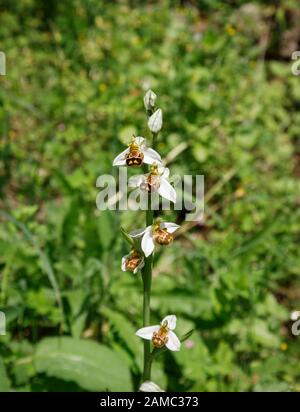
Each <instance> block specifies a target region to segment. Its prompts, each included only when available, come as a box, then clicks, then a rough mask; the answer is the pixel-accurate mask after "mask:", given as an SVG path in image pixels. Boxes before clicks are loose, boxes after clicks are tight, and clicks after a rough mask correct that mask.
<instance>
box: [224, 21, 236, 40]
mask: <svg viewBox="0 0 300 412" xmlns="http://www.w3.org/2000/svg"><path fill="white" fill-rule="evenodd" d="M226 32H227V34H228V35H229V36H230V37H233V36H235V35H236V29H235V28H234V27H233V26H232V25H231V24H227V26H226Z"/></svg>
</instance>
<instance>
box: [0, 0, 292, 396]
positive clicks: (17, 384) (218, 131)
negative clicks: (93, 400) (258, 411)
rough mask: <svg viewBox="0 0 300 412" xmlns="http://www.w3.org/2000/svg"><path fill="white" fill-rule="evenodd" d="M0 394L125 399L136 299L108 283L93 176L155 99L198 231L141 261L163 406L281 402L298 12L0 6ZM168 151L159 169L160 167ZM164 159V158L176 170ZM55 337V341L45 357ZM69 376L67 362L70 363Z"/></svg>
mask: <svg viewBox="0 0 300 412" xmlns="http://www.w3.org/2000/svg"><path fill="white" fill-rule="evenodd" d="M0 7H1V12H0V49H1V50H3V51H5V53H6V56H7V75H6V76H1V78H0V86H1V88H0V138H1V141H0V195H1V201H0V206H1V217H0V219H1V221H0V223H1V226H0V283H1V295H0V298H1V301H0V310H2V311H4V312H5V314H6V316H7V334H6V335H5V336H0V354H1V358H0V388H1V390H15V391H52V390H59V391H68V390H78V391H82V390H106V389H108V390H134V389H135V390H136V389H137V388H138V385H139V381H140V376H141V365H142V344H141V341H140V340H139V339H138V338H136V337H135V335H134V331H135V330H136V329H137V328H138V327H140V326H141V302H142V296H141V279H140V278H139V277H134V276H132V275H131V274H129V273H123V272H121V270H120V258H121V256H122V255H124V254H125V253H126V252H127V250H128V247H127V245H126V244H125V242H124V240H123V239H122V238H121V236H120V235H119V227H120V225H122V226H124V227H125V228H126V229H129V230H131V229H133V228H137V227H140V226H141V225H143V222H144V216H143V213H140V214H139V217H138V218H137V214H136V213H135V212H118V211H116V212H99V211H97V209H96V207H95V199H96V195H97V193H98V189H97V188H96V187H95V182H96V179H97V177H98V175H100V174H103V173H114V174H116V173H117V171H116V170H115V169H113V168H112V159H113V158H114V157H115V155H116V154H117V153H119V152H120V151H121V149H122V148H123V147H124V143H125V142H127V141H128V138H130V137H131V135H132V133H133V132H135V133H136V134H141V135H147V130H146V122H145V114H144V108H143V105H142V96H143V94H144V92H145V90H147V89H148V88H149V87H151V88H152V89H153V90H154V91H155V92H156V93H157V94H158V95H159V100H158V103H159V106H160V107H161V108H162V109H163V111H164V129H163V132H162V133H161V135H160V141H159V146H158V149H159V151H160V153H161V154H162V155H163V156H168V160H169V166H170V167H171V170H172V173H179V174H188V173H191V172H192V173H195V174H196V173H198V174H204V175H205V184H206V204H205V208H206V209H205V212H206V213H205V222H203V224H201V225H200V224H199V225H196V226H193V227H191V226H186V223H185V222H183V217H184V216H183V214H182V213H178V212H177V213H175V212H168V213H166V217H168V218H170V219H175V221H177V223H180V224H181V223H182V224H183V225H184V230H182V232H181V234H180V236H178V237H177V239H176V241H175V242H174V245H173V246H172V247H171V248H168V249H164V250H163V252H162V253H161V252H160V253H158V254H157V255H156V259H155V260H156V263H155V267H156V269H155V273H154V282H153V301H152V308H153V312H152V320H153V322H156V321H158V320H160V319H161V318H162V317H163V316H164V315H166V314H169V313H176V314H177V316H178V318H179V322H178V333H179V334H184V333H185V332H186V331H188V330H189V329H191V328H195V332H194V334H193V336H192V337H191V338H190V339H189V341H187V342H186V343H185V344H184V345H183V348H182V350H181V351H180V352H179V353H176V354H172V353H164V354H163V355H162V356H161V359H160V360H159V362H158V363H156V365H155V367H154V371H153V380H154V381H155V382H156V383H157V384H159V385H160V386H161V387H163V388H165V389H168V390H172V391H179V390H183V391H214V390H217V391H237V390H238V391H272V390H276V391H297V390H300V380H299V378H300V371H299V360H300V359H299V358H300V347H299V339H300V338H299V337H298V338H297V337H293V336H292V335H291V332H290V327H291V322H290V312H291V310H297V309H300V302H299V297H300V281H299V272H300V254H299V240H300V236H299V233H300V232H299V231H300V220H299V218H300V208H299V205H300V197H299V193H300V190H299V188H300V184H299V176H300V143H299V134H300V114H299V107H300V79H299V77H297V76H293V75H292V73H291V53H292V52H293V51H294V50H297V48H298V50H299V38H300V33H299V24H298V22H299V15H300V9H299V3H298V1H297V0H282V1H256V2H254V1H253V2H249V1H248V2H246V1H243V0H236V1H226V2H225V1H221V0H211V1H208V0H199V1H190V2H188V1H181V2H179V1H151V2H147V1H125V0H124V1H116V2H108V1H103V0H74V1H71V0H66V1H64V2H59V1H55V0H51V1H50V0H49V1H42V0H21V1H18V2H10V1H8V0H6V1H5V0H4V1H3V0H1V1H0ZM173 149H176V151H175V152H174V151H173ZM176 152H177V154H176ZM59 337H62V338H60V339H58V338H59ZM74 359H76V362H74Z"/></svg>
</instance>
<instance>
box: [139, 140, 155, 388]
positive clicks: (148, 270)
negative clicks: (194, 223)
mask: <svg viewBox="0 0 300 412" xmlns="http://www.w3.org/2000/svg"><path fill="white" fill-rule="evenodd" d="M156 139H157V133H152V147H153V148H154V149H155V143H156ZM150 200H151V194H149V196H148V201H149V204H150ZM153 215H154V213H153V210H151V209H148V210H147V212H146V226H151V225H152V224H153ZM152 267H153V254H151V255H150V256H148V257H147V258H146V259H145V266H144V268H143V270H142V278H143V284H144V295H143V326H144V327H145V326H149V325H150V298H151V283H152ZM151 364H152V357H151V342H150V341H148V340H145V341H144V370H143V382H145V381H147V380H150V379H151Z"/></svg>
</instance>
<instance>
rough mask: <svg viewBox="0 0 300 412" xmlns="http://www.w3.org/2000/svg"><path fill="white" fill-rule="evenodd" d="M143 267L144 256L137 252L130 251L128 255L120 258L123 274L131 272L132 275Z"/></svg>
mask: <svg viewBox="0 0 300 412" xmlns="http://www.w3.org/2000/svg"><path fill="white" fill-rule="evenodd" d="M144 265H145V261H144V256H143V255H142V254H141V253H140V252H139V251H137V250H135V249H132V250H131V252H130V253H128V255H125V256H123V257H122V264H121V269H122V270H123V272H126V271H128V272H132V273H133V274H134V275H135V274H136V273H137V272H138V271H139V270H141V269H142V268H143V267H144Z"/></svg>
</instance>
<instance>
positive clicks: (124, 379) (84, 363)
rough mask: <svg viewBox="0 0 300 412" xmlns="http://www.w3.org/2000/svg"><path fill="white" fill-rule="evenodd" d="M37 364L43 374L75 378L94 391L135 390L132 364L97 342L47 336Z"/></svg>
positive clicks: (42, 342) (69, 379)
mask: <svg viewBox="0 0 300 412" xmlns="http://www.w3.org/2000/svg"><path fill="white" fill-rule="evenodd" d="M34 364H35V366H36V369H37V371H38V372H40V373H46V374H47V375H49V376H54V377H57V378H60V379H63V380H66V381H73V382H75V383H77V384H78V385H79V386H80V387H82V388H83V389H87V390H90V391H107V390H108V391H121V392H122V391H123V392H127V391H130V390H131V389H132V384H131V377H130V371H129V366H128V364H127V363H126V362H124V359H123V357H120V355H118V354H117V353H114V352H113V351H112V350H111V349H109V348H108V347H106V346H104V345H101V344H99V343H97V342H94V341H89V340H82V339H73V338H70V337H63V338H46V339H43V340H42V341H41V342H40V343H39V344H38V346H37V350H36V353H35V355H34Z"/></svg>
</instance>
